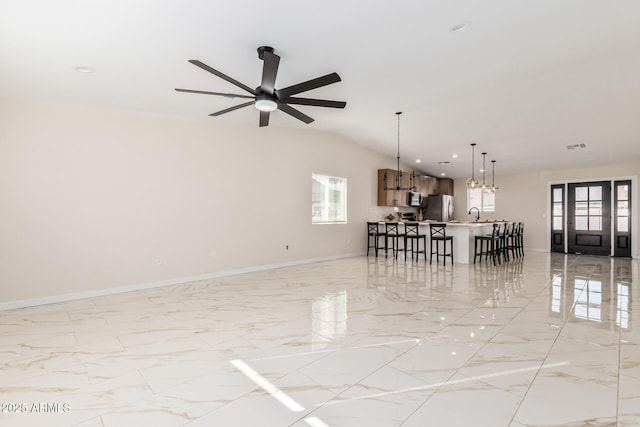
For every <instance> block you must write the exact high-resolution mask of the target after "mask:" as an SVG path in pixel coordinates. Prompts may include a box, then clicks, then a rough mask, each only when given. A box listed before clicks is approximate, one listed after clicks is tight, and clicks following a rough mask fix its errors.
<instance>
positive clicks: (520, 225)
mask: <svg viewBox="0 0 640 427" xmlns="http://www.w3.org/2000/svg"><path fill="white" fill-rule="evenodd" d="M516 242H517V243H516V246H517V249H518V253H519V254H520V256H524V222H519V223H518V234H517V235H516Z"/></svg>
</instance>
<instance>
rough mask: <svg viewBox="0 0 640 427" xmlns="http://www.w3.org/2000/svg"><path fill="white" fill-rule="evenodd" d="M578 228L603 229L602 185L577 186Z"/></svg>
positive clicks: (576, 212)
mask: <svg viewBox="0 0 640 427" xmlns="http://www.w3.org/2000/svg"><path fill="white" fill-rule="evenodd" d="M575 194H576V210H575V224H576V230H589V231H602V214H603V212H602V187H601V186H590V187H586V186H585V187H576V189H575Z"/></svg>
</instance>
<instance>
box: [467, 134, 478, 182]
mask: <svg viewBox="0 0 640 427" xmlns="http://www.w3.org/2000/svg"><path fill="white" fill-rule="evenodd" d="M475 155H476V143H475V142H472V143H471V178H469V179H468V180H467V188H478V186H479V183H478V180H477V179H476V178H475V174H474V172H475V171H474V169H475V168H476V165H475Z"/></svg>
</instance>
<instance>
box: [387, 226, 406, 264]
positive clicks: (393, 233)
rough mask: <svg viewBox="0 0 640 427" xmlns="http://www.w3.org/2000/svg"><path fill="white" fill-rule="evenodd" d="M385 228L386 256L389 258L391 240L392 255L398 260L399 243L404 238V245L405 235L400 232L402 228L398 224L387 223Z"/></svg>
mask: <svg viewBox="0 0 640 427" xmlns="http://www.w3.org/2000/svg"><path fill="white" fill-rule="evenodd" d="M384 227H385V229H384V232H385V237H384V256H385V257H388V256H389V252H388V251H389V240H391V243H392V245H391V250H392V251H393V252H392V254H393V256H394V257H395V258H396V259H398V250H399V248H398V243H399V242H400V238H402V242H403V244H404V233H401V232H400V226H399V224H398V223H397V222H385V223H384Z"/></svg>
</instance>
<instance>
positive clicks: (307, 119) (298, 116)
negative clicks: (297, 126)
mask: <svg viewBox="0 0 640 427" xmlns="http://www.w3.org/2000/svg"><path fill="white" fill-rule="evenodd" d="M278 110H281V111H284V112H285V113H287V114H289V115H290V116H293V117H295V118H296V119H298V120H301V121H303V122H305V123H306V124H309V123H311V122H312V121H313V119H312V118H311V117H309V116H307V115H306V114H304V113H302V112H301V111H298V110H296V109H295V108H293V107H290V106H288V105H287V104H283V103H281V102H278Z"/></svg>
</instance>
